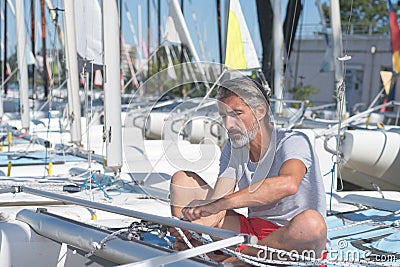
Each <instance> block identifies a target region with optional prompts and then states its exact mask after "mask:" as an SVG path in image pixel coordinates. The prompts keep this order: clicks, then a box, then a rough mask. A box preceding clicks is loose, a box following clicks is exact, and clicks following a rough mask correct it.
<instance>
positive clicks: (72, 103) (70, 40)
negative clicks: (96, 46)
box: [63, 1, 82, 145]
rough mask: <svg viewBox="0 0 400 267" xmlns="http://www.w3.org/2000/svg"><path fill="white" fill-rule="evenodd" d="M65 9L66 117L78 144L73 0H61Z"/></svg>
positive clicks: (79, 118)
mask: <svg viewBox="0 0 400 267" xmlns="http://www.w3.org/2000/svg"><path fill="white" fill-rule="evenodd" d="M63 3H64V10H65V36H66V40H65V48H66V49H65V52H66V59H67V73H68V77H67V90H68V118H69V122H70V132H71V142H73V143H75V144H77V145H80V144H81V141H82V129H81V103H80V100H79V74H78V57H77V52H76V51H77V50H76V35H75V31H76V29H75V7H74V2H73V1H63Z"/></svg>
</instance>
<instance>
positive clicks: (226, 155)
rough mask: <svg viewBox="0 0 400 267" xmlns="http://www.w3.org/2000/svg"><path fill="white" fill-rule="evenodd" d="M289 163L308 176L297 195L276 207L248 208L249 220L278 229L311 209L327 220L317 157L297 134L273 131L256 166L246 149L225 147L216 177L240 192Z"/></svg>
mask: <svg viewBox="0 0 400 267" xmlns="http://www.w3.org/2000/svg"><path fill="white" fill-rule="evenodd" d="M289 159H298V160H301V161H302V162H303V163H304V165H305V166H306V168H307V173H306V175H305V176H304V178H303V180H302V181H301V183H300V185H299V188H298V191H297V193H296V194H294V195H292V196H288V197H285V198H283V199H281V200H279V201H278V202H276V203H272V204H269V205H263V206H256V207H250V208H249V213H248V214H249V217H259V218H263V219H266V220H269V221H271V222H273V223H275V224H277V225H280V226H282V225H286V224H287V223H288V222H289V221H290V220H291V219H292V218H293V217H294V216H296V215H297V214H299V213H300V212H302V211H304V210H307V209H313V210H317V211H319V212H320V213H321V215H322V216H324V217H325V216H326V200H325V189H324V184H323V180H322V174H321V171H320V168H319V162H318V158H317V155H316V154H315V152H314V149H313V147H312V145H311V143H310V140H309V139H308V137H307V136H306V135H305V134H303V133H301V132H297V131H292V130H286V129H282V128H275V130H274V131H273V134H272V137H271V144H270V146H269V148H268V150H267V152H266V153H265V155H264V156H263V158H262V159H261V160H260V161H259V162H256V163H255V162H251V161H250V158H249V149H248V148H247V147H246V146H245V147H241V148H233V147H232V146H231V142H230V141H228V143H227V144H226V145H225V147H224V149H223V150H222V154H221V158H220V171H219V175H218V177H224V178H233V179H236V181H237V185H238V188H239V190H242V189H244V188H247V187H249V185H250V184H252V183H255V182H258V181H261V180H262V179H264V178H268V177H275V176H278V173H279V170H280V168H281V166H282V164H283V163H284V162H285V161H287V160H289Z"/></svg>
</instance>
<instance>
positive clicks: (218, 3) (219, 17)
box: [217, 0, 224, 71]
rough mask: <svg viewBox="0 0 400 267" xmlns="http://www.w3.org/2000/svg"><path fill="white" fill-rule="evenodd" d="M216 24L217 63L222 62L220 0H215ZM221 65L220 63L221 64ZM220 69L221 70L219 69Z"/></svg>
mask: <svg viewBox="0 0 400 267" xmlns="http://www.w3.org/2000/svg"><path fill="white" fill-rule="evenodd" d="M217 25H218V50H219V63H220V64H222V62H224V61H223V60H224V59H223V53H222V31H221V0H217ZM221 66H222V65H221ZM221 71H222V70H221Z"/></svg>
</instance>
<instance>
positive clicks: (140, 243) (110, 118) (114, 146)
mask: <svg viewBox="0 0 400 267" xmlns="http://www.w3.org/2000/svg"><path fill="white" fill-rule="evenodd" d="M232 2H234V1H232ZM237 3H238V2H237ZM68 4H69V3H67V2H65V3H64V5H65V6H64V8H65V9H66V11H67V12H66V14H70V12H69V11H71V6H68ZM102 4H103V12H110V14H111V15H108V16H107V20H104V21H103V23H107V26H108V27H110V28H108V29H110V31H109V32H106V33H104V34H107V36H108V37H109V38H108V39H109V41H111V43H108V44H107V45H104V47H109V45H110V46H111V48H107V50H106V51H105V53H110V52H111V51H114V53H115V50H116V49H117V48H118V45H117V43H116V40H118V37H116V36H113V34H117V33H118V30H117V25H118V23H117V22H116V20H115V19H116V18H117V16H116V14H117V6H116V2H115V1H111V0H105V1H103V3H102ZM72 13H73V12H72ZM67 34H68V31H67ZM70 45H71V44H70V42H67V47H69V48H68V51H70V50H69V49H70V48H71V46H70ZM70 53H72V52H70ZM112 55H115V54H111V55H110V54H108V55H107V56H106V57H105V62H107V63H105V64H107V66H108V64H116V65H113V66H114V67H113V70H114V71H115V70H119V68H118V62H108V60H109V59H110V58H109V56H111V57H112V60H116V58H118V57H116V56H112ZM107 58H108V59H107ZM107 75H110V76H107V80H108V82H110V85H111V84H112V85H114V86H115V87H118V88H119V83H118V86H117V75H116V72H114V73H109V74H107ZM114 83H115V84H114ZM106 90H112V89H110V88H106ZM112 92H113V91H107V92H106V98H107V97H108V96H109V93H111V94H112ZM71 94H72V92H71ZM117 95H118V94H115V96H116V97H111V100H112V103H109V102H107V103H108V104H107V108H108V110H107V111H106V113H105V114H106V116H105V120H106V124H105V125H106V131H103V129H102V126H100V125H99V126H96V127H93V128H92V130H91V131H90V132H88V131H87V132H86V137H87V139H96V138H100V139H102V138H105V139H106V140H105V141H106V142H107V143H106V145H107V157H106V159H104V158H103V157H102V156H100V155H101V154H102V153H101V151H102V146H103V144H94V145H88V146H87V147H86V150H88V151H89V150H93V151H94V153H91V152H90V151H89V153H85V152H87V151H84V149H75V150H73V151H74V153H75V156H77V157H78V158H79V156H82V154H86V156H87V157H88V158H91V159H92V161H91V162H90V164H89V167H90V169H88V168H83V167H86V164H88V163H87V162H86V161H82V160H81V161H78V160H76V161H74V162H72V163H71V162H69V163H66V164H60V165H59V167H60V169H58V168H56V167H58V166H56V164H54V166H53V175H45V176H44V177H43V176H42V177H41V179H38V177H37V176H36V175H33V174H34V173H35V171H36V168H33V167H32V165H31V166H28V167H27V168H25V169H21V168H20V167H18V168H15V169H11V171H12V172H13V173H14V172H15V171H18V172H19V173H22V171H25V172H26V174H29V173H31V175H26V176H25V175H24V176H22V175H20V174H19V175H18V176H13V177H11V176H9V177H8V178H6V177H2V182H3V186H2V188H1V190H0V193H2V194H0V206H2V210H1V212H2V213H1V215H2V216H1V220H2V222H1V223H0V233H1V235H0V240H1V242H0V259H1V261H0V266H11V265H13V266H26V265H28V264H30V265H38V266H86V265H90V266H114V265H124V266H138V265H139V266H165V265H169V266H189V265H190V266H192V265H194V266H221V265H223V264H222V263H217V262H214V261H212V260H210V259H208V258H207V256H206V253H209V252H211V251H218V250H219V251H222V252H224V253H227V254H228V255H232V256H236V257H237V258H238V259H239V260H240V261H243V262H244V263H247V264H252V265H259V266H265V265H269V264H274V265H276V264H283V265H306V266H310V265H319V264H326V265H329V266H357V265H358V266H365V265H374V266H390V265H398V264H399V263H400V257H398V254H399V253H400V252H399V251H398V246H397V244H398V242H399V229H398V227H397V226H398V221H399V220H400V217H399V212H398V211H399V210H400V206H399V199H400V197H399V192H387V191H384V192H381V193H380V192H378V191H374V192H340V190H337V189H338V187H339V186H338V185H337V184H336V179H335V175H334V174H335V173H336V169H335V168H334V167H332V165H333V162H332V161H331V154H330V153H328V152H327V151H325V150H319V151H318V153H319V156H320V160H321V161H322V162H323V163H325V164H321V166H328V167H329V169H328V170H330V171H329V172H327V173H328V174H329V175H327V176H325V177H324V183H325V185H326V192H327V195H326V197H327V200H328V201H327V202H328V204H329V207H328V208H329V215H330V216H328V217H327V224H328V228H329V232H328V235H329V238H330V240H331V242H330V244H331V247H330V248H329V250H328V257H327V259H326V260H320V259H318V258H315V257H312V255H311V256H310V255H294V254H291V252H284V251H279V250H274V248H270V247H258V246H257V245H256V244H255V242H256V240H255V239H254V237H252V236H248V235H241V234H238V233H235V232H231V231H225V230H221V229H215V228H209V227H204V226H200V225H196V224H192V223H188V222H185V221H181V220H178V219H177V218H171V216H170V211H169V202H168V201H169V196H168V195H169V192H168V191H167V190H166V188H168V185H169V178H170V175H171V174H172V173H173V172H174V171H175V170H177V169H182V168H188V169H192V170H196V171H199V172H202V176H203V177H209V179H210V180H209V181H208V182H209V183H210V184H212V183H213V181H212V178H213V177H216V175H217V172H218V166H217V165H218V164H217V163H218V158H219V154H218V153H219V152H220V150H219V148H218V146H217V145H213V146H211V145H210V144H203V145H202V146H199V145H197V144H196V145H195V144H191V143H190V142H188V141H187V140H180V139H179V138H176V137H177V135H175V138H174V139H172V138H171V139H170V140H167V141H165V140H144V139H143V135H142V131H141V129H139V128H137V127H125V128H124V129H123V132H122V133H120V132H119V130H120V124H121V123H120V121H119V118H120V114H119V113H120V112H121V109H120V107H119V106H118V105H119V104H120V103H119V104H118V102H119V101H120V98H118V97H117ZM114 105H115V106H114ZM72 106H73V105H72ZM109 107H111V108H109ZM70 112H71V111H70ZM69 114H71V113H69ZM117 117H118V119H115V118H117ZM71 127H73V126H72V124H71ZM118 128H119V129H118ZM77 132H78V131H77ZM104 133H106V134H104ZM308 134H310V135H312V134H315V132H313V131H310V132H309V133H308ZM71 136H72V133H71V134H70V135H69V136H68V137H69V138H70V137H71ZM84 136H85V135H84ZM88 136H89V138H88ZM314 137H315V138H314V139H312V142H313V144H314V145H318V147H320V148H322V147H323V142H321V139H318V138H317V136H316V135H315V136H314ZM50 138H54V139H55V140H57V139H58V138H60V137H59V136H54V137H51V136H48V138H46V139H43V143H44V144H48V142H46V141H49V139H50ZM65 138H67V137H65ZM10 140H11V139H10ZM73 140H75V139H71V141H72V142H74V141H73ZM78 140H79V139H78ZM78 140H76V143H79V141H78ZM82 140H85V138H84V137H83V138H82ZM52 143H53V142H52ZM14 145H15V146H10V152H12V153H14V152H13V150H14V149H16V150H17V149H18V147H17V145H16V144H14ZM47 148H49V147H47ZM57 148H59V147H57ZM63 148H67V149H68V148H71V147H66V146H65V145H64V146H63ZM199 148H200V149H199ZM201 148H203V150H202V149H201ZM196 149H197V150H196ZM71 150H72V149H71ZM122 151H124V153H122ZM177 152H179V153H177ZM205 152H207V153H205ZM160 154H161V155H162V157H158V156H160ZM9 155H10V154H9ZM10 156H15V157H18V156H19V155H10ZM83 156H84V155H83ZM61 157H64V159H65V158H67V156H64V155H61ZM31 160H32V158H31ZM326 163H328V164H326ZM41 166H43V165H41ZM103 166H106V167H108V170H107V171H106V172H103V170H104V168H103ZM45 167H46V168H49V166H45ZM43 170H44V168H42V169H41V171H43ZM48 170H49V169H47V170H46V171H48ZM97 170H100V171H99V172H97ZM323 171H325V170H323ZM67 174H68V175H67ZM71 174H73V175H75V176H72V175H71ZM21 176H22V177H21ZM3 178H4V179H3ZM5 182H8V185H7V186H6V185H4V183H5ZM55 184H57V185H55ZM381 194H383V196H384V197H385V198H382V197H381ZM10 196H12V198H11V197H10ZM167 227H176V228H179V229H187V230H189V231H192V232H193V233H200V234H201V235H199V236H198V237H197V238H198V239H199V241H201V242H203V245H201V246H198V247H192V248H190V249H188V250H185V251H181V252H176V251H174V250H173V249H172V248H171V244H172V242H173V241H174V240H173V238H171V237H170V236H169V235H168V231H167ZM210 236H212V237H217V238H218V239H217V240H218V241H213V240H212V239H211V238H209V237H210ZM242 243H245V244H248V245H249V246H254V247H255V248H258V249H259V250H260V251H265V250H267V249H268V250H269V251H274V252H276V253H282V254H280V255H286V256H287V258H288V259H289V260H288V259H285V260H279V261H277V260H276V259H266V258H265V257H253V258H251V257H249V256H248V255H245V254H241V253H239V252H237V251H235V250H231V249H230V247H232V246H233V247H235V246H237V245H239V244H242ZM22 254H23V255H24V257H21V255H22ZM292 259H293V260H292Z"/></svg>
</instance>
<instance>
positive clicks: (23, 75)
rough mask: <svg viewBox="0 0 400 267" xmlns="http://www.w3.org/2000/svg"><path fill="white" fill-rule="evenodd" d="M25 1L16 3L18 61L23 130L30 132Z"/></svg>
mask: <svg viewBox="0 0 400 267" xmlns="http://www.w3.org/2000/svg"><path fill="white" fill-rule="evenodd" d="M24 11H25V9H24V0H16V1H15V18H16V23H15V24H16V28H17V61H18V70H19V98H20V103H19V107H20V112H21V124H22V128H23V129H26V130H29V124H30V121H29V99H28V65H27V64H26V53H25V52H26V49H25V48H26V46H25V45H26V30H25V21H24V18H25V15H24V13H25V12H24Z"/></svg>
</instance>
